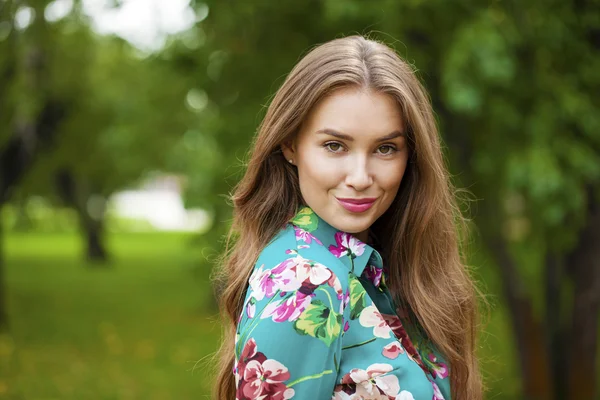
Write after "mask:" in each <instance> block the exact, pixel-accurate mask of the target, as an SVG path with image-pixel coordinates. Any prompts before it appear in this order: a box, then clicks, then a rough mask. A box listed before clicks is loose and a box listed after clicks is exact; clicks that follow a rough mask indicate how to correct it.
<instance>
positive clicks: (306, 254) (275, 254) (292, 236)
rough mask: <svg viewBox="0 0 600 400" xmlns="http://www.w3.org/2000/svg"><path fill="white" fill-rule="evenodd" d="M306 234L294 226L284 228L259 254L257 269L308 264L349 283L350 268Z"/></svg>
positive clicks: (314, 238)
mask: <svg viewBox="0 0 600 400" xmlns="http://www.w3.org/2000/svg"><path fill="white" fill-rule="evenodd" d="M305 236H306V232H305V231H300V230H299V229H298V228H297V227H295V226H294V225H293V224H291V223H288V224H286V226H285V227H283V228H282V229H281V230H280V231H279V232H278V233H277V234H276V235H275V236H274V237H273V239H271V240H270V241H269V243H268V244H267V245H266V246H265V247H264V248H263V249H262V251H261V252H260V253H259V256H258V259H257V262H256V265H255V269H260V268H262V269H263V270H264V269H272V268H274V267H276V266H278V265H281V264H282V263H288V264H289V263H291V264H299V263H303V264H307V265H310V266H311V268H313V267H317V268H326V269H327V270H329V271H331V273H332V274H333V275H335V276H338V277H339V279H340V281H341V282H342V283H347V275H348V268H347V267H346V266H345V265H344V263H343V262H341V260H340V259H339V258H337V257H336V256H335V255H333V254H332V253H331V252H330V251H329V250H328V249H327V247H326V246H325V245H324V244H323V243H322V242H321V241H320V240H319V239H318V238H316V237H314V236H313V237H312V238H311V239H312V240H311V239H308V240H307V238H306V237H305ZM315 272H316V271H315Z"/></svg>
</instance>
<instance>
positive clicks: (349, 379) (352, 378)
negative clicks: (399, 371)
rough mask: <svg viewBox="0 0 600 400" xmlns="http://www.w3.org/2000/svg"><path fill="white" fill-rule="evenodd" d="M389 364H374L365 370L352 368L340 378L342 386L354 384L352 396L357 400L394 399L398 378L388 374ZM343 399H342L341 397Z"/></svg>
mask: <svg viewBox="0 0 600 400" xmlns="http://www.w3.org/2000/svg"><path fill="white" fill-rule="evenodd" d="M392 370H393V368H392V366H391V365H390V364H383V363H376V364H372V365H370V366H369V367H368V368H367V370H366V371H365V370H363V369H358V368H354V369H352V370H351V371H350V372H349V373H347V374H346V375H344V377H343V378H342V384H353V383H354V384H356V392H355V394H354V396H355V397H352V398H358V399H379V398H381V397H380V396H381V395H386V396H392V398H393V397H395V396H396V395H398V392H399V391H400V383H399V382H398V377H397V376H396V375H393V374H389V372H391V371H392ZM341 398H343V397H341Z"/></svg>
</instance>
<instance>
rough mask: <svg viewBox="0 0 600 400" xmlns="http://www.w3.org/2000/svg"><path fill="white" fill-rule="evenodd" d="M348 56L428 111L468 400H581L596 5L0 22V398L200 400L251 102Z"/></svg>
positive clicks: (24, 16) (589, 281) (599, 225)
mask: <svg viewBox="0 0 600 400" xmlns="http://www.w3.org/2000/svg"><path fill="white" fill-rule="evenodd" d="M351 34H364V35H368V36H370V37H371V38H374V39H378V40H383V41H385V42H386V43H388V44H389V45H391V46H392V47H394V48H395V49H396V50H397V51H398V52H399V53H400V54H401V55H402V56H403V57H404V58H405V59H406V60H407V61H408V62H409V63H411V64H413V65H414V66H415V69H416V70H417V73H418V75H419V77H420V78H421V80H422V81H423V83H424V85H425V86H426V88H427V90H428V91H429V93H430V95H431V99H432V102H433V105H434V110H435V112H436V117H437V119H438V123H439V126H440V130H441V133H442V136H443V139H444V143H445V148H444V151H445V154H446V157H447V160H448V164H449V167H450V170H451V173H452V175H453V179H454V181H455V183H456V185H457V186H459V187H461V188H465V189H466V190H467V191H468V194H467V195H466V197H467V198H469V199H470V200H469V201H468V202H465V203H464V204H465V207H464V211H465V213H466V215H468V216H469V218H470V219H471V221H472V224H471V227H472V237H471V240H470V246H469V248H468V254H467V255H468V258H469V263H470V264H471V265H472V266H473V271H474V275H475V276H476V278H477V280H478V282H479V283H480V287H481V288H482V290H483V291H484V293H485V294H486V300H487V302H489V304H490V308H489V313H488V316H487V318H485V320H484V324H483V325H482V327H481V329H480V331H481V345H480V349H479V350H480V356H481V360H482V361H481V363H482V368H483V371H484V375H485V377H486V382H487V385H488V387H489V391H488V393H487V396H486V398H488V399H498V400H499V399H599V398H600V392H599V388H598V387H597V386H598V382H599V381H600V372H599V371H600V365H599V363H600V361H599V360H600V357H598V339H599V332H598V316H599V313H600V310H599V307H600V198H599V195H600V190H599V188H600V112H599V108H598V106H599V103H600V98H599V96H598V94H599V93H600V52H599V49H600V1H598V0H567V1H554V0H521V1H516V0H510V1H500V0H491V1H475V0H455V1H446V0H406V1H392V0H372V1H359V0H306V1H285V0H283V1H269V0H253V1H251V0H248V1H240V0H238V1H234V0H207V1H202V2H201V1H195V0H192V1H188V0H162V1H161V0H122V1H119V0H112V1H110V0H96V1H94V0H79V1H78V0H55V1H47V0H28V1H26V0H22V1H19V0H2V1H0V327H1V328H0V331H1V332H2V333H1V334H0V398H6V399H192V398H209V387H210V384H211V381H212V378H211V374H212V370H211V367H212V365H213V362H211V359H210V357H211V354H212V353H213V352H214V351H215V350H216V348H217V346H218V340H219V335H220V325H219V318H218V312H217V308H216V302H215V295H214V294H213V289H212V288H211V284H210V274H211V271H212V270H213V268H218V267H219V266H218V263H217V262H216V260H217V257H218V255H219V254H220V252H221V251H222V249H223V235H224V234H225V233H226V231H227V228H228V226H229V223H230V217H231V207H230V204H229V202H228V200H227V194H228V193H229V192H230V190H231V188H232V187H233V185H235V183H236V182H237V180H238V179H239V178H240V176H241V173H242V171H243V168H244V160H245V158H246V154H247V151H248V149H249V147H250V143H251V138H252V135H253V134H254V132H255V130H256V127H257V125H258V124H259V122H260V120H261V118H262V116H263V115H264V112H265V107H266V106H267V105H268V103H269V99H270V97H271V96H272V95H273V93H274V92H275V91H276V90H277V88H278V86H279V85H280V84H281V83H282V82H283V79H284V78H285V76H286V74H287V73H288V72H289V71H290V69H291V68H292V67H293V65H294V64H295V63H296V62H297V61H298V60H299V59H300V57H301V56H302V55H303V54H305V53H306V52H307V51H308V50H309V49H310V48H311V47H312V46H314V45H316V44H318V43H322V42H324V41H327V40H330V39H333V38H336V37H341V36H346V35H351Z"/></svg>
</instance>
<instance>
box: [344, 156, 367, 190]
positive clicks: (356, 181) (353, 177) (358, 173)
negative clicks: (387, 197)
mask: <svg viewBox="0 0 600 400" xmlns="http://www.w3.org/2000/svg"><path fill="white" fill-rule="evenodd" d="M348 161H349V163H348V165H347V172H346V185H348V186H352V187H353V188H354V189H355V190H356V191H358V192H361V191H363V190H365V189H367V188H368V187H370V186H371V185H372V184H373V176H372V174H371V173H370V171H369V165H368V159H367V157H365V156H357V157H352V158H350V159H349V160H348Z"/></svg>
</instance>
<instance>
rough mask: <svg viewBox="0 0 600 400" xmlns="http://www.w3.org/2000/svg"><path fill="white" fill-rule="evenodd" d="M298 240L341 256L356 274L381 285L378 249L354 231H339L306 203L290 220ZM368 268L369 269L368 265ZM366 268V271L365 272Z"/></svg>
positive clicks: (380, 260)
mask: <svg viewBox="0 0 600 400" xmlns="http://www.w3.org/2000/svg"><path fill="white" fill-rule="evenodd" d="M290 223H291V224H292V225H294V230H295V232H296V240H297V241H303V242H304V243H305V244H306V245H310V244H311V242H312V241H313V240H314V241H315V242H316V243H318V244H319V245H323V246H325V248H326V249H328V250H329V252H330V253H331V254H333V255H334V256H336V257H337V258H339V259H340V260H341V261H342V263H344V265H345V266H346V267H347V268H348V270H349V271H352V272H354V274H355V275H356V276H361V275H362V274H363V272H365V276H366V277H367V278H368V279H370V280H371V281H372V282H373V284H374V285H375V286H376V287H378V286H379V284H380V282H381V276H382V272H383V271H382V270H383V260H382V258H381V255H380V254H379V252H378V251H377V250H375V249H374V248H373V247H371V246H370V245H368V244H366V243H364V242H362V241H360V240H359V239H357V238H356V237H354V236H353V235H352V234H350V233H347V232H343V231H340V230H338V229H336V228H334V227H333V226H331V225H329V224H328V223H327V222H325V220H324V219H322V218H321V217H319V216H318V215H317V213H315V212H314V211H313V210H312V209H311V208H310V207H307V206H303V207H301V208H300V209H299V211H298V212H297V213H296V215H295V216H294V217H293V218H292V219H291V220H290ZM367 267H368V268H367ZM365 269H366V271H365Z"/></svg>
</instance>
